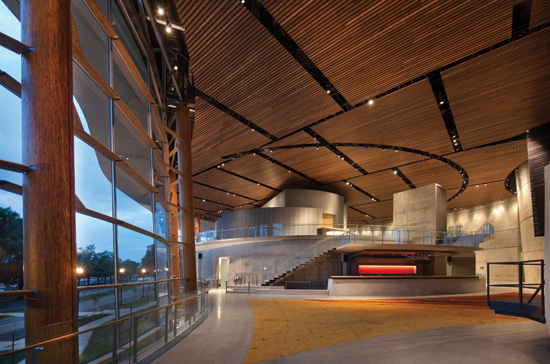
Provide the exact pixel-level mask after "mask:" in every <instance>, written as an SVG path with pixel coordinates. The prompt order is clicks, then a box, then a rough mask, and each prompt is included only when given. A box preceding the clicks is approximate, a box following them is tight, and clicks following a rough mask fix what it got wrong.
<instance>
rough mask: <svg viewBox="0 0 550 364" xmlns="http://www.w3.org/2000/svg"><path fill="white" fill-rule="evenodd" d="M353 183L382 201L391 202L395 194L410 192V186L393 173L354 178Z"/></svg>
mask: <svg viewBox="0 0 550 364" xmlns="http://www.w3.org/2000/svg"><path fill="white" fill-rule="evenodd" d="M352 183H353V184H354V185H356V186H358V187H359V188H361V189H362V190H365V191H368V192H369V193H370V194H372V195H373V196H376V197H377V198H378V199H380V200H389V199H392V198H393V194H394V193H397V192H402V191H407V190H410V187H409V185H407V184H406V183H405V182H403V180H402V179H401V178H399V177H398V176H397V175H395V174H394V173H393V172H392V171H383V172H380V173H374V174H369V175H366V176H363V177H359V178H354V179H353V180H352Z"/></svg>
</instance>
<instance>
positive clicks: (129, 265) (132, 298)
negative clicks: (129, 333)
mask: <svg viewBox="0 0 550 364" xmlns="http://www.w3.org/2000/svg"><path fill="white" fill-rule="evenodd" d="M117 231H118V235H117V241H118V267H119V272H118V274H119V279H120V281H121V282H122V283H131V282H141V283H144V282H145V278H146V276H147V275H148V273H147V274H144V273H143V272H142V269H146V270H147V271H148V270H149V269H151V261H152V260H154V249H153V247H154V240H153V239H152V238H150V237H148V236H145V235H142V234H140V233H137V232H135V231H132V230H129V229H126V228H123V227H120V226H119V227H118V230H117ZM120 295H121V297H120V303H121V304H120V309H121V311H120V314H121V315H129V314H130V312H129V309H132V312H133V313H134V314H135V313H138V312H139V311H145V310H146V309H150V308H151V307H154V306H155V304H156V292H155V285H154V284H146V285H142V286H131V287H125V288H123V289H121V290H120Z"/></svg>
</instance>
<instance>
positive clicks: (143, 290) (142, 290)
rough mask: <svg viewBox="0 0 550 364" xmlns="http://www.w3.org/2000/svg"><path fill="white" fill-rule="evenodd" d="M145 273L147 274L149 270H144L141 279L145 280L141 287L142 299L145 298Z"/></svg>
mask: <svg viewBox="0 0 550 364" xmlns="http://www.w3.org/2000/svg"><path fill="white" fill-rule="evenodd" d="M145 273H147V270H146V269H145V268H142V269H141V277H142V278H143V284H142V285H141V288H142V289H141V298H143V297H145Z"/></svg>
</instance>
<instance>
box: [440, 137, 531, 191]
mask: <svg viewBox="0 0 550 364" xmlns="http://www.w3.org/2000/svg"><path fill="white" fill-rule="evenodd" d="M449 158H450V159H452V160H453V161H454V162H456V163H458V164H459V165H460V166H462V167H463V168H464V169H465V170H466V172H468V176H469V179H470V185H469V187H468V188H467V190H469V189H470V188H472V187H474V188H475V185H476V184H479V183H486V182H492V181H503V180H505V179H506V176H508V174H509V173H510V171H512V170H513V169H514V168H516V167H517V166H519V165H520V164H521V163H523V162H525V161H526V160H527V144H526V141H525V140H518V141H515V142H511V143H505V144H499V145H493V146H490V147H485V148H480V149H473V150H467V151H465V152H461V153H458V154H455V155H452V156H450V157H449ZM502 183H504V182H502Z"/></svg>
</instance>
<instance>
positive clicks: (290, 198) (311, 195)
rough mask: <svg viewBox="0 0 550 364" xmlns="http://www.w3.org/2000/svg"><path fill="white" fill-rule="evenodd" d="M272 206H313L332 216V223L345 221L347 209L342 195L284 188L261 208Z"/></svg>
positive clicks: (343, 222) (344, 222)
mask: <svg viewBox="0 0 550 364" xmlns="http://www.w3.org/2000/svg"><path fill="white" fill-rule="evenodd" d="M273 207H314V208H317V209H319V210H321V211H322V213H323V214H330V215H333V216H334V224H338V225H339V224H346V223H347V209H346V206H345V205H344V197H343V196H340V195H337V194H335V193H332V192H325V191H316V190H300V189H293V190H284V191H283V192H281V193H280V194H278V195H277V196H275V197H274V198H272V199H271V200H269V201H268V202H267V203H266V204H265V205H263V206H262V208H273Z"/></svg>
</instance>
